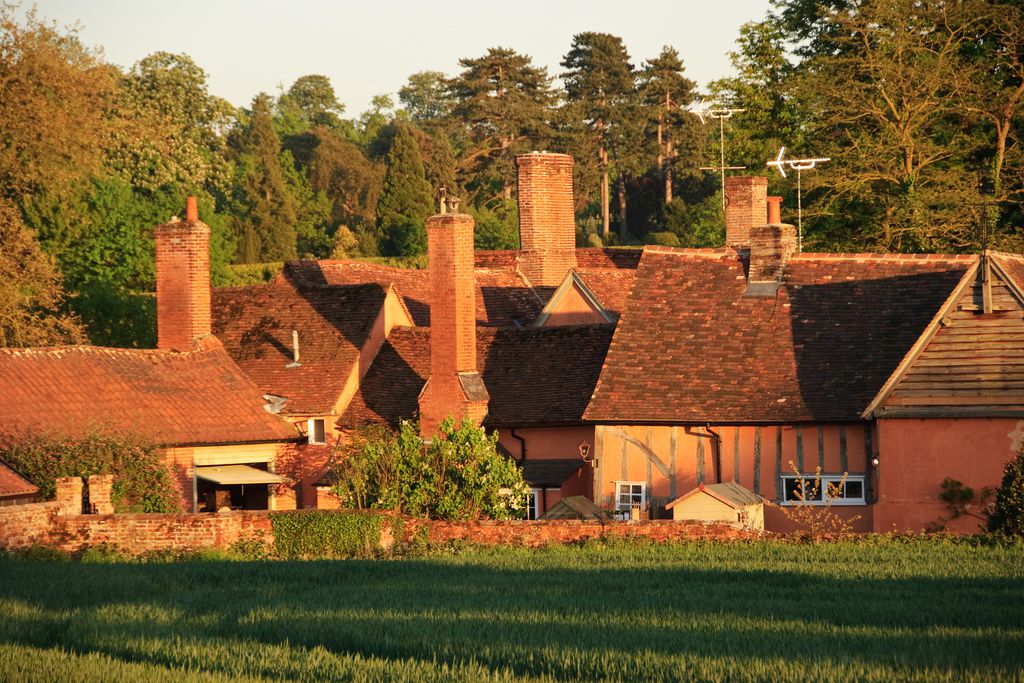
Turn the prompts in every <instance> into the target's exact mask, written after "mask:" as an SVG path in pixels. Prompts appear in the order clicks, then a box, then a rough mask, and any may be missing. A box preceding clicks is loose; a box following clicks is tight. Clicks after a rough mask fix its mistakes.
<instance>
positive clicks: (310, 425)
mask: <svg viewBox="0 0 1024 683" xmlns="http://www.w3.org/2000/svg"><path fill="white" fill-rule="evenodd" d="M317 422H321V423H323V432H324V440H323V441H317V440H316V423H317ZM306 440H307V441H308V442H309V443H311V444H317V445H319V444H325V443H327V420H326V419H325V418H322V417H311V418H309V420H307V421H306Z"/></svg>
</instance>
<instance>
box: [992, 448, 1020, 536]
mask: <svg viewBox="0 0 1024 683" xmlns="http://www.w3.org/2000/svg"><path fill="white" fill-rule="evenodd" d="M988 528H989V531H994V532H997V533H1002V534H1006V535H1008V536H1024V454H1019V455H1017V456H1016V457H1015V458H1014V459H1013V460H1011V461H1010V462H1008V463H1006V467H1005V469H1004V470H1003V481H1002V483H1001V484H1000V485H999V488H998V489H996V497H995V505H994V506H993V508H992V513H991V514H990V515H989V519H988Z"/></svg>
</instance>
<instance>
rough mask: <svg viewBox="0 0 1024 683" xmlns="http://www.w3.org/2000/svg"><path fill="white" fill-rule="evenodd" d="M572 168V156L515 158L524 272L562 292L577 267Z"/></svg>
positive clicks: (534, 154) (533, 154) (537, 282)
mask: <svg viewBox="0 0 1024 683" xmlns="http://www.w3.org/2000/svg"><path fill="white" fill-rule="evenodd" d="M572 167H573V158H572V157H571V156H569V155H568V154H553V153H551V152H530V153H529V154H522V155H520V156H518V157H516V169H517V183H518V192H517V194H518V201H519V248H520V259H521V261H520V268H521V269H522V271H523V274H524V275H525V276H526V277H527V279H529V281H530V284H532V285H534V286H537V287H557V286H558V285H560V284H561V283H562V280H563V279H565V275H566V273H568V272H569V270H570V269H572V268H575V267H576V214H575V207H574V206H573V197H572Z"/></svg>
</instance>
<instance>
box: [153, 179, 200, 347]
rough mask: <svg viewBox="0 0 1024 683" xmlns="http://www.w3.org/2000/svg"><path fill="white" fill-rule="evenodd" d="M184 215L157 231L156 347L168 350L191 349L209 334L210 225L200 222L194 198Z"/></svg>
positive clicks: (190, 199)
mask: <svg viewBox="0 0 1024 683" xmlns="http://www.w3.org/2000/svg"><path fill="white" fill-rule="evenodd" d="M185 216H186V219H187V220H184V221H183V220H180V219H178V218H174V219H172V220H171V221H170V222H169V223H164V224H163V225H158V226H157V227H156V229H155V230H154V239H155V242H156V318H157V348H160V349H166V350H177V351H185V350H189V349H191V348H192V341H193V340H194V339H196V338H197V337H203V336H206V335H208V334H210V226H208V225H206V224H205V223H203V222H201V221H200V220H199V212H198V210H197V209H196V199H195V197H189V198H188V200H187V201H186V210H185Z"/></svg>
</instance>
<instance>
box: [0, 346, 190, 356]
mask: <svg viewBox="0 0 1024 683" xmlns="http://www.w3.org/2000/svg"><path fill="white" fill-rule="evenodd" d="M197 350H199V349H189V350H187V351H171V350H168V349H126V348H120V347H116V346H94V345H93V344H68V345H65V346H26V347H12V348H0V353H2V354H4V355H9V356H29V355H33V356H44V355H57V354H62V353H80V352H88V353H105V354H107V355H111V356H182V355H185V354H189V353H194V352H196V351H197ZM202 350H206V349H202Z"/></svg>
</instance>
